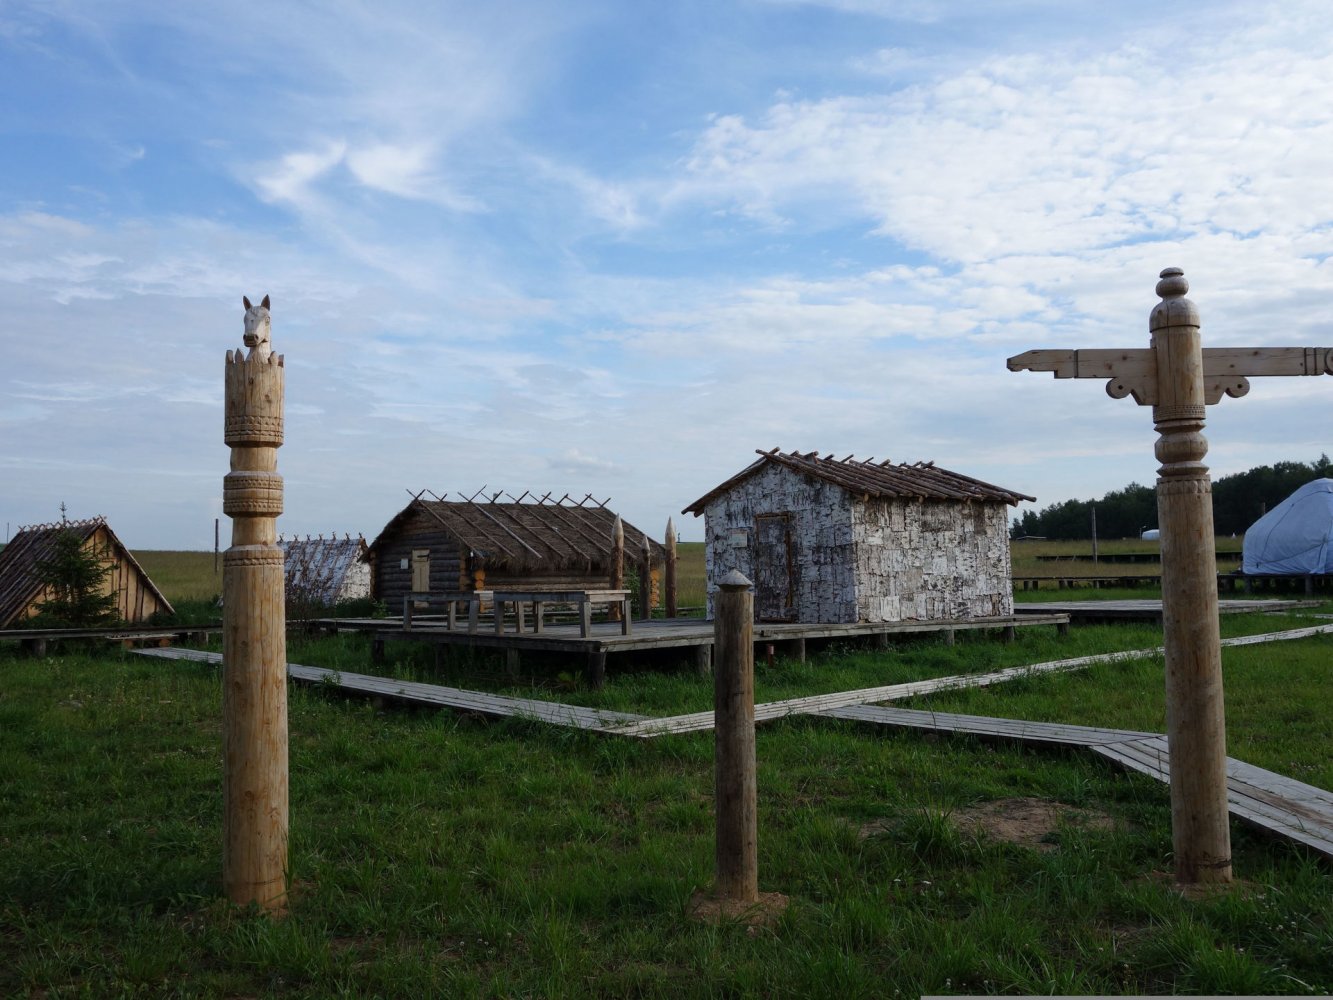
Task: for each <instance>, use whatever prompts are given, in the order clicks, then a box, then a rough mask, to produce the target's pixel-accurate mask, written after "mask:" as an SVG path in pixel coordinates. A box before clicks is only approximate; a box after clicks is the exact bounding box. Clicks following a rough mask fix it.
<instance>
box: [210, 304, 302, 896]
mask: <svg viewBox="0 0 1333 1000" xmlns="http://www.w3.org/2000/svg"><path fill="white" fill-rule="evenodd" d="M244 301H245V345H246V346H247V347H248V348H249V353H248V354H247V355H246V356H245V357H244V358H242V356H241V352H240V351H239V350H238V351H234V352H233V351H228V352H227V364H226V369H225V379H224V384H225V389H226V391H225V400H226V407H225V412H226V420H225V424H224V431H223V440H224V441H225V442H226V443H227V445H228V446H229V447H230V448H231V469H232V471H231V472H229V473H228V474H227V475H226V476H225V477H224V478H223V481H222V512H223V513H224V514H226V515H227V516H228V517H230V518H232V544H231V547H230V548H229V549H227V551H226V552H225V553H224V554H223V557H222V593H223V604H222V750H223V771H222V797H223V813H222V824H223V833H222V883H223V891H224V892H225V893H226V895H227V898H228V899H230V900H231V901H232V902H233V903H236V904H239V905H242V906H244V905H247V904H249V903H255V904H257V905H258V906H259V907H260V908H261V909H263V910H267V911H269V912H270V913H274V914H278V913H281V912H283V911H284V910H285V909H286V905H287V830H288V796H287V783H288V770H287V615H286V609H285V608H284V606H283V553H282V549H281V548H279V547H278V545H277V533H276V528H275V525H274V522H275V520H276V518H277V516H278V515H279V514H281V513H282V476H280V475H279V474H278V471H277V469H278V454H277V453H278V448H279V447H281V446H282V438H283V392H284V389H285V371H286V369H285V368H284V366H283V357H282V355H280V354H273V353H272V351H271V347H270V342H269V302H268V296H265V297H264V301H263V302H262V303H261V304H260V305H258V306H251V305H250V302H249V300H248V299H246V300H244Z"/></svg>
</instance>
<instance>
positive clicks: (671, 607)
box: [662, 517, 676, 618]
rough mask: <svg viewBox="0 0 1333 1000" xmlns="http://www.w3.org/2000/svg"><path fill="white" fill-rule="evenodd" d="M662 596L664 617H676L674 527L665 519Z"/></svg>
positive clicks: (668, 519)
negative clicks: (664, 608)
mask: <svg viewBox="0 0 1333 1000" xmlns="http://www.w3.org/2000/svg"><path fill="white" fill-rule="evenodd" d="M662 596H663V598H664V603H665V605H666V616H667V617H668V618H675V617H676V526H675V525H674V524H672V523H671V518H669V517H668V518H667V526H666V565H665V566H664V567H662Z"/></svg>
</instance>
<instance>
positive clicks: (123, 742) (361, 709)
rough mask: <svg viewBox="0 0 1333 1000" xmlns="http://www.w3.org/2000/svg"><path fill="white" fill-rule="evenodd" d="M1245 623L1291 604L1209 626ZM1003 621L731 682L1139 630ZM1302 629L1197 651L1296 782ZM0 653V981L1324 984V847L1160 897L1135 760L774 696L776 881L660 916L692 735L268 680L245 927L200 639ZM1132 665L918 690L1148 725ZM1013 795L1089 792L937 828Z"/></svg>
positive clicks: (1240, 987)
mask: <svg viewBox="0 0 1333 1000" xmlns="http://www.w3.org/2000/svg"><path fill="white" fill-rule="evenodd" d="M1259 622H1266V623H1267V624H1268V625H1269V626H1270V627H1273V628H1277V627H1285V626H1287V625H1288V624H1291V623H1290V622H1288V621H1287V620H1285V619H1258V618H1256V619H1253V620H1250V619H1248V618H1247V619H1244V620H1242V619H1228V626H1227V627H1228V629H1230V630H1233V631H1236V632H1248V631H1251V630H1253V628H1254V627H1256V626H1257V624H1258V623H1259ZM1032 633H1033V634H1029V633H1027V632H1026V631H1023V632H1020V640H1019V641H1018V642H1017V643H1015V644H1014V645H1013V646H1003V645H1000V644H998V643H990V642H983V641H972V640H969V641H960V642H959V644H958V645H957V646H955V647H945V646H943V645H942V644H938V643H933V642H932V643H910V644H908V643H904V644H901V645H899V646H898V647H896V648H895V649H892V650H889V651H886V652H884V653H879V652H869V651H850V650H846V649H838V648H834V649H830V650H827V651H825V653H823V654H821V655H820V656H818V657H817V658H815V659H814V660H813V661H812V662H811V663H810V664H807V665H806V666H805V667H804V668H801V667H799V666H797V665H795V664H790V663H787V662H785V661H782V660H779V661H778V662H777V663H776V664H775V665H774V666H773V667H772V668H769V667H767V666H766V665H761V667H760V679H759V681H758V685H759V686H760V688H761V691H762V692H763V694H762V695H761V697H767V696H770V695H773V694H777V693H780V692H781V693H791V692H794V691H801V692H806V693H808V692H809V691H810V690H812V689H815V688H820V687H821V686H822V685H823V684H826V683H829V681H830V678H832V679H833V680H832V683H834V684H836V685H837V686H842V685H843V684H848V685H856V684H859V683H860V682H861V681H862V680H863V679H866V678H876V679H878V680H879V682H881V683H883V682H887V680H889V679H907V678H909V677H912V676H929V675H932V674H936V673H946V672H965V671H968V670H977V669H987V668H990V667H991V666H994V665H999V664H1004V663H1008V662H1010V660H1011V658H1024V657H1031V658H1035V659H1046V658H1051V655H1050V654H1051V652H1052V651H1057V653H1063V654H1064V655H1074V654H1075V653H1076V652H1079V651H1085V650H1087V649H1089V648H1137V647H1138V646H1139V645H1140V643H1142V644H1143V645H1151V644H1152V643H1151V642H1144V640H1145V638H1151V636H1152V635H1153V633H1154V630H1152V629H1146V628H1143V627H1141V626H1099V627H1096V628H1094V629H1088V630H1083V629H1076V630H1074V632H1073V633H1072V634H1071V636H1070V637H1069V638H1068V639H1065V640H1061V639H1059V638H1058V637H1056V636H1055V635H1054V632H1053V630H1049V629H1037V630H1032ZM1145 633H1146V635H1145ZM311 649H313V647H311ZM341 649H342V652H341V653H340V654H339V655H342V656H344V657H346V659H347V662H346V667H347V668H348V669H351V668H353V667H358V668H360V669H363V670H364V669H367V668H368V665H367V664H366V662H364V654H363V652H360V653H359V652H358V651H357V650H356V648H355V647H354V646H350V645H344V646H342V647H341ZM1265 650H1266V651H1265ZM310 651H311V650H306V651H304V652H310ZM1329 652H1330V640H1328V639H1327V638H1321V639H1314V640H1302V641H1299V642H1294V643H1287V644H1283V645H1281V646H1275V647H1259V648H1248V649H1243V650H1241V649H1237V650H1228V651H1227V653H1226V657H1225V668H1226V671H1227V681H1228V684H1229V686H1230V691H1229V693H1230V698H1231V705H1232V710H1231V713H1230V716H1231V725H1232V752H1233V753H1237V752H1238V751H1237V747H1241V748H1243V749H1245V751H1246V752H1247V753H1250V754H1251V756H1252V758H1257V757H1262V758H1263V759H1255V761H1254V762H1255V763H1261V764H1264V765H1265V766H1270V767H1274V768H1275V769H1277V770H1283V771H1285V772H1286V773H1294V774H1295V775H1296V776H1297V777H1301V778H1303V779H1304V780H1307V781H1315V782H1316V783H1319V781H1320V780H1322V778H1323V776H1326V775H1327V774H1328V760H1327V757H1328V751H1327V736H1326V728H1325V727H1323V720H1326V719H1327V718H1328V714H1329V708H1330V704H1329V702H1330V698H1329V694H1328V686H1327V684H1326V683H1325V682H1324V678H1325V676H1326V669H1325V665H1326V664H1327V662H1328V658H1329ZM303 655H304V653H303ZM293 658H296V657H295V656H294V657H293ZM409 666H410V664H409ZM0 670H2V671H3V672H4V676H5V685H4V688H3V691H2V692H0V769H3V772H4V773H5V775H6V781H5V782H4V783H3V785H0V843H3V844H4V846H5V850H4V851H3V852H0V995H19V996H22V995H40V996H65V995H70V996H99V997H100V996H209V997H212V996H217V997H225V996H256V997H258V996H272V997H287V996H298V997H326V996H367V995H376V996H399V995H418V996H423V997H424V996H451V997H452V996H462V997H467V996H534V997H538V996H540V997H547V996H555V997H558V996H666V997H676V996H700V997H703V996H756V997H761V996H762V997H769V996H829V995H837V996H850V997H856V996H876V997H893V996H901V997H909V996H911V997H914V996H918V995H920V994H922V993H963V992H966V993H1005V992H1010V993H1013V992H1021V993H1050V992H1056V993H1104V994H1118V993H1146V994H1151V993H1159V994H1160V993H1173V992H1174V993H1190V992H1194V993H1213V994H1227V993H1247V994H1300V993H1320V992H1327V991H1328V990H1329V989H1330V988H1333V891H1330V889H1333V880H1331V879H1330V871H1329V866H1328V864H1327V862H1325V861H1320V860H1316V859H1315V858H1313V857H1312V856H1311V855H1309V854H1308V853H1306V852H1305V851H1303V850H1301V849H1298V848H1295V847H1292V846H1291V845H1288V844H1285V843H1283V842H1280V841H1276V840H1270V839H1266V838H1261V837H1258V836H1255V835H1252V834H1250V833H1248V832H1246V831H1245V830H1242V829H1239V828H1237V830H1236V833H1235V857H1236V868H1237V872H1238V875H1239V876H1240V877H1241V878H1243V879H1244V880H1245V883H1244V884H1243V885H1242V886H1241V887H1239V888H1238V889H1237V890H1236V891H1234V892H1232V893H1227V894H1224V895H1222V896H1219V897H1217V898H1213V899H1205V900H1199V901H1193V902H1191V901H1186V900H1183V899H1181V898H1180V897H1179V896H1178V895H1176V894H1175V893H1173V892H1172V891H1171V890H1170V887H1169V885H1168V884H1166V883H1164V882H1163V880H1161V879H1159V878H1155V877H1153V874H1152V873H1154V872H1161V871H1168V870H1169V869H1170V865H1171V858H1170V829H1169V807H1168V803H1167V792H1166V789H1165V788H1164V787H1163V786H1161V785H1158V784H1157V783H1155V782H1152V781H1150V780H1148V779H1146V778H1142V777H1140V776H1136V775H1129V774H1124V773H1121V772H1119V771H1117V770H1116V769H1115V768H1113V767H1111V766H1110V765H1109V764H1106V763H1104V762H1100V761H1098V760H1097V759H1095V758H1093V757H1091V755H1088V756H1083V755H1079V754H1077V753H1045V752H1036V751H1033V750H1029V749H1023V748H1018V747H997V746H989V745H984V744H981V743H979V742H976V741H973V740H970V739H945V740H933V739H927V738H923V737H921V736H919V735H917V734H911V733H901V734H894V733H884V732H879V731H875V730H871V729H862V728H858V727H855V726H853V725H850V724H842V723H836V722H832V721H821V720H810V719H799V718H798V719H789V720H785V721H781V722H777V723H774V724H769V725H766V726H764V727H762V728H761V729H760V731H759V736H758V759H759V767H760V771H759V789H760V840H759V844H760V883H761V887H762V888H763V889H765V890H768V891H780V892H783V893H785V894H787V895H788V896H789V897H790V899H791V906H790V908H789V910H788V911H787V913H786V914H785V915H784V916H783V917H782V918H781V920H780V921H779V922H778V923H777V924H776V925H775V926H773V927H772V928H769V929H766V930H760V931H756V932H751V931H749V930H747V928H745V927H744V926H741V925H731V924H724V925H722V926H720V927H715V926H709V925H700V924H697V923H694V922H693V921H691V920H690V919H688V916H687V909H688V901H689V898H690V895H691V893H692V892H694V891H695V890H696V889H699V888H705V887H707V886H708V884H709V883H710V880H711V872H712V847H713V842H712V835H713V831H712V818H711V816H712V813H711V809H712V746H713V743H712V741H713V737H712V735H711V734H709V733H699V734H693V735H689V736H679V737H672V738H665V739H661V740H658V741H653V742H649V743H640V742H628V741H618V740H612V739H609V738H606V737H599V736H595V735H588V734H583V733H575V732H568V731H563V730H557V729H553V728H548V727H543V726H540V725H537V724H534V723H527V722H522V721H513V722H508V723H485V722H481V721H477V720H474V719H470V718H467V717H459V716H455V715H453V714H450V713H436V712H425V711H410V710H402V709H389V710H382V709H380V710H377V709H376V708H374V707H373V706H371V705H368V704H366V703H364V702H361V701H359V700H354V699H344V698H340V697H337V696H336V695H335V694H333V693H331V692H327V691H325V690H323V689H320V688H314V689H311V688H305V687H295V688H293V689H292V693H291V708H290V726H291V733H292V739H291V775H292V777H291V782H292V785H291V787H292V856H291V868H292V875H293V879H294V890H293V906H292V912H291V915H290V916H289V917H288V918H287V919H286V920H283V921H278V922H269V921H267V920H265V919H263V918H259V917H257V916H254V915H253V914H248V913H246V912H244V911H238V910H235V909H232V908H231V907H229V906H227V905H226V904H224V903H221V902H219V901H218V899H217V896H218V885H219V877H220V867H221V860H220V854H219V851H220V843H221V831H220V822H221V817H220V789H219V775H220V753H221V745H220V740H221V735H220V725H219V716H220V699H221V691H220V685H219V676H218V671H217V669H216V668H214V667H210V666H204V665H198V664H185V663H163V662H160V661H149V660H143V659H141V658H137V657H133V656H130V655H127V654H123V653H120V652H116V653H110V654H106V655H98V656H93V655H87V654H67V655H59V656H56V657H52V658H48V659H46V660H40V661H39V660H25V659H20V658H18V657H17V655H16V654H15V653H14V652H13V651H12V650H9V649H0ZM659 675H660V676H661V677H662V678H666V680H663V681H660V682H655V681H654V677H656V676H659ZM655 685H656V686H655ZM1160 686H1161V680H1160V664H1158V663H1156V662H1154V661H1151V660H1150V661H1146V662H1144V663H1141V664H1132V663H1131V664H1118V665H1114V666H1111V665H1107V666H1105V667H1097V668H1093V669H1092V670H1089V671H1087V672H1084V673H1079V674H1070V675H1060V676H1050V677H1043V678H1031V679H1027V680H1022V681H1018V682H1016V683H1015V684H1012V685H1008V686H1005V687H1003V688H993V689H988V690H986V691H978V692H974V693H972V694H970V695H967V696H956V697H955V696H950V697H949V698H948V699H946V698H944V696H939V697H938V699H933V700H932V704H936V705H938V706H940V707H944V706H945V705H947V706H948V707H951V708H955V707H964V708H968V709H969V710H979V709H981V708H984V710H985V711H987V712H988V713H989V714H996V715H1015V714H1017V715H1022V716H1024V717H1041V718H1059V719H1061V720H1062V721H1073V722H1079V721H1088V722H1099V723H1103V724H1110V725H1124V726H1142V727H1144V728H1154V727H1155V726H1156V725H1157V723H1158V722H1160V718H1159V715H1160V705H1159V704H1158V703H1155V702H1154V700H1153V699H1154V698H1155V697H1156V696H1155V694H1154V692H1155V691H1156V689H1157V688H1160ZM707 687H708V686H707V683H706V682H703V681H700V680H698V679H696V678H693V677H691V676H689V675H688V673H685V672H674V673H672V672H669V671H656V670H649V669H641V670H632V671H628V672H625V673H623V674H620V673H616V672H612V673H611V674H610V676H609V683H608V690H607V692H606V693H605V695H604V696H605V697H606V698H607V699H608V701H610V702H613V703H615V704H619V705H622V706H624V707H630V708H636V709H637V710H639V711H643V712H645V713H649V714H656V713H658V712H662V713H665V712H667V711H673V710H683V708H684V707H686V706H687V704H688V705H695V704H697V703H698V701H699V699H700V698H704V699H706V697H707ZM968 698H976V699H979V700H978V701H977V702H975V703H972V702H969V701H968ZM1265 754H1266V755H1267V756H1263V755H1265ZM1016 797H1024V798H1036V799H1041V800H1044V801H1048V802H1054V803H1060V804H1063V805H1065V806H1068V807H1072V808H1076V809H1078V810H1082V811H1083V812H1082V813H1081V814H1078V815H1083V816H1089V817H1096V818H1097V819H1099V820H1101V821H1102V822H1100V823H1097V824H1093V825H1081V824H1080V823H1079V822H1077V821H1076V820H1075V819H1074V818H1072V815H1074V814H1071V818H1068V819H1066V820H1065V821H1063V822H1062V823H1060V824H1058V825H1057V827H1056V828H1054V829H1053V830H1052V831H1050V832H1049V834H1048V835H1047V836H1046V839H1045V841H1044V842H1043V843H1041V844H1038V845H1037V846H1036V847H1022V846H1016V845H1015V844H1012V843H1009V842H1007V841H1005V840H1003V839H1001V838H999V837H996V836H990V835H985V834H980V833H978V832H976V831H975V830H974V829H972V828H969V827H960V826H958V825H956V824H955V823H954V822H953V819H952V817H956V816H957V815H959V814H961V812H962V811H963V810H965V809H967V808H969V807H971V806H974V805H976V804H978V803H986V802H992V801H995V800H1007V799H1012V798H1016Z"/></svg>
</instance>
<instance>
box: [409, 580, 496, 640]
mask: <svg viewBox="0 0 1333 1000" xmlns="http://www.w3.org/2000/svg"><path fill="white" fill-rule="evenodd" d="M490 600H491V591H489V590H467V591H449V592H445V593H442V594H441V593H435V592H433V591H431V592H427V593H411V594H408V595H406V596H405V597H404V598H403V631H404V632H411V631H412V613H413V610H414V609H415V608H416V607H417V605H420V604H424V605H426V606H427V607H429V606H430V605H432V604H443V605H444V614H445V623H446V625H447V627H448V629H449V631H450V632H452V631H453V630H454V629H456V628H457V627H458V606H459V605H460V604H461V605H463V606H464V607H466V608H467V630H468V631H469V632H476V631H477V618H478V616H479V615H480V614H481V605H482V604H483V603H485V602H488V601H490Z"/></svg>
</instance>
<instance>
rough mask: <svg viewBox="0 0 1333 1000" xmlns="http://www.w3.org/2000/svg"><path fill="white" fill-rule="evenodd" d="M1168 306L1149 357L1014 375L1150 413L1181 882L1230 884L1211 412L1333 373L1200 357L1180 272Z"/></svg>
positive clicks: (1276, 361)
mask: <svg viewBox="0 0 1333 1000" xmlns="http://www.w3.org/2000/svg"><path fill="white" fill-rule="evenodd" d="M1160 277H1161V280H1160V281H1159V282H1158V283H1157V294H1158V295H1159V296H1160V297H1161V299H1162V301H1161V302H1160V303H1158V304H1157V306H1156V307H1155V308H1154V309H1153V310H1152V313H1151V315H1150V317H1149V320H1148V329H1149V332H1150V335H1151V340H1150V346H1149V347H1148V348H1147V349H1146V350H1143V349H1131V350H1078V351H1028V352H1026V353H1024V354H1019V355H1016V356H1015V357H1012V358H1010V359H1009V362H1008V365H1009V370H1010V371H1022V370H1024V369H1027V370H1030V371H1048V372H1052V373H1053V374H1054V375H1055V377H1056V378H1105V379H1108V382H1107V385H1106V391H1107V394H1108V395H1110V396H1111V397H1112V398H1113V399H1123V398H1124V397H1125V396H1133V397H1134V400H1135V402H1137V403H1138V404H1139V405H1140V406H1151V407H1152V408H1153V423H1154V425H1155V429H1156V431H1157V433H1158V435H1159V437H1158V439H1157V443H1156V447H1155V454H1156V456H1157V459H1158V461H1160V462H1161V463H1162V465H1161V468H1159V469H1158V470H1157V471H1158V476H1159V478H1158V480H1157V513H1158V524H1159V525H1160V527H1161V531H1162V624H1163V630H1164V632H1165V646H1166V698H1167V712H1166V715H1167V743H1168V746H1169V748H1170V754H1171V835H1172V841H1173V847H1174V850H1175V861H1176V880H1177V881H1178V882H1181V883H1184V884H1197V883H1209V882H1212V883H1216V882H1230V881H1231V878H1232V873H1231V830H1230V825H1229V819H1228V813H1227V789H1226V722H1225V716H1224V711H1223V694H1222V652H1221V644H1220V639H1219V630H1218V620H1217V558H1216V552H1215V546H1214V539H1213V505H1212V485H1211V482H1210V480H1209V477H1208V467H1207V466H1206V465H1204V464H1203V458H1204V455H1205V454H1206V453H1207V451H1208V441H1207V439H1206V438H1205V437H1204V436H1203V427H1204V412H1205V407H1206V406H1207V405H1208V404H1210V403H1216V402H1218V401H1219V400H1220V399H1221V398H1222V396H1223V395H1227V396H1232V397H1239V396H1243V395H1245V394H1246V393H1247V392H1249V390H1250V383H1249V376H1253V375H1324V374H1333V355H1331V352H1330V351H1329V349H1327V348H1322V347H1258V348H1248V347H1247V348H1204V347H1203V346H1202V341H1201V338H1200V335H1199V311H1198V309H1197V308H1196V307H1195V305H1194V303H1193V302H1191V301H1190V300H1189V299H1187V298H1185V293H1186V292H1188V291H1189V282H1187V281H1186V280H1185V275H1184V272H1183V271H1181V270H1180V268H1177V267H1169V268H1167V269H1166V270H1164V271H1162V273H1161V276H1160Z"/></svg>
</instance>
